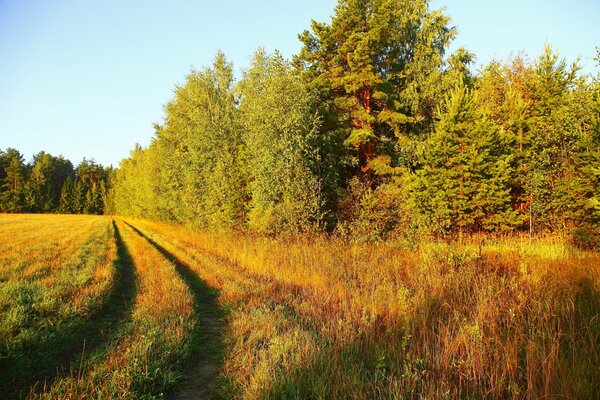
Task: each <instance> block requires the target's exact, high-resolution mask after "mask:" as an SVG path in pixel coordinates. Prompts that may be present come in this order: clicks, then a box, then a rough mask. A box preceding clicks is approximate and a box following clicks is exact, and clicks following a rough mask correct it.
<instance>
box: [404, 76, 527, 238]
mask: <svg viewBox="0 0 600 400" xmlns="http://www.w3.org/2000/svg"><path fill="white" fill-rule="evenodd" d="M444 108H445V111H443V112H442V113H441V114H440V122H439V123H438V125H437V129H436V132H435V134H434V135H433V136H432V137H431V138H430V139H429V142H428V146H427V150H426V151H425V153H424V156H423V160H422V163H423V167H422V168H421V169H420V170H418V171H417V172H416V174H414V175H413V176H412V177H411V183H410V184H409V186H408V193H409V195H408V198H409V202H410V204H411V206H412V207H413V209H414V210H415V211H416V212H417V214H418V215H419V216H420V218H421V223H422V224H425V225H427V226H428V227H429V228H430V229H431V231H433V232H434V233H440V234H447V233H453V232H458V233H460V234H461V235H462V233H475V232H479V231H482V230H485V231H505V230H510V229H513V228H514V227H516V226H518V225H519V224H520V223H521V218H520V217H519V215H518V213H517V212H516V211H515V210H513V209H512V207H511V198H510V186H509V184H510V177H511V175H512V172H513V171H512V169H511V156H510V155H509V154H506V153H505V151H504V150H505V149H504V148H503V147H502V146H501V141H500V137H499V134H498V131H496V130H495V129H494V127H493V126H492V124H491V123H490V122H489V120H488V119H487V118H486V116H485V115H483V114H482V113H481V112H479V111H478V110H477V108H476V107H475V104H474V99H473V93H472V92H471V91H470V90H469V89H467V88H466V87H465V86H464V85H459V86H457V87H456V88H455V89H454V91H453V92H452V94H451V96H450V97H449V98H448V100H447V101H446V103H445V107H444Z"/></svg>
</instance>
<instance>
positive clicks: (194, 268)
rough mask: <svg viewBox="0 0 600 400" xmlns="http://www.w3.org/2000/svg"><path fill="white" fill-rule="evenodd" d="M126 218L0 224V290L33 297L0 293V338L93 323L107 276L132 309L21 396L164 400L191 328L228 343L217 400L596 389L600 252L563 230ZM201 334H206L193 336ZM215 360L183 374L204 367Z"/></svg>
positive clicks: (553, 393)
mask: <svg viewBox="0 0 600 400" xmlns="http://www.w3.org/2000/svg"><path fill="white" fill-rule="evenodd" d="M127 223H128V224H131V225H132V226H129V225H128V224H127ZM127 223H124V222H121V221H120V220H117V223H116V225H114V228H113V224H112V223H111V222H110V220H109V219H104V218H101V217H65V216H14V217H13V216H7V217H6V218H4V216H2V218H0V227H2V228H3V229H2V230H0V255H1V257H0V290H1V292H0V293H4V294H6V293H9V289H7V288H10V287H11V285H14V287H18V288H19V291H23V293H25V291H26V290H30V288H32V287H33V288H36V289H35V290H34V291H30V292H27V293H42V294H41V295H39V296H41V297H35V296H34V297H31V296H30V297H26V296H24V295H22V296H21V295H20V296H21V297H18V298H19V299H21V298H23V299H25V298H27V299H29V300H27V301H26V302H24V301H21V300H19V301H17V302H13V301H11V300H10V298H9V297H6V295H5V297H0V299H4V300H3V301H4V303H1V304H2V308H0V313H2V317H3V318H2V324H3V325H2V326H3V327H4V326H7V327H13V328H11V329H12V330H10V329H7V328H3V329H5V330H4V331H2V332H4V333H3V334H4V336H3V338H8V339H4V340H7V341H5V342H4V343H9V341H12V342H10V343H13V344H15V343H16V344H18V343H29V342H27V340H33V339H31V338H35V337H39V335H40V332H42V333H44V332H45V333H47V332H50V329H53V328H48V329H46V328H43V326H46V325H44V324H46V323H47V324H49V325H48V326H49V327H51V326H55V324H56V326H61V324H62V323H60V321H62V319H64V318H66V320H69V318H71V319H72V317H70V316H73V315H76V316H77V318H79V319H83V320H86V319H89V315H90V314H93V310H94V307H96V308H97V307H98V306H97V304H101V303H103V304H104V303H108V304H113V302H114V298H117V297H118V296H115V295H114V293H112V292H111V293H112V294H109V299H108V300H107V299H106V296H107V292H110V288H111V287H113V286H114V285H117V286H119V285H120V286H119V287H122V288H123V287H129V286H130V287H129V289H128V290H129V291H130V292H131V293H129V298H130V305H129V306H127V307H126V310H124V311H119V312H117V310H113V312H112V314H114V317H115V318H119V321H120V322H119V323H118V324H117V325H118V328H117V329H115V330H114V332H113V333H112V334H111V336H110V337H108V338H107V339H106V340H105V343H103V345H102V346H100V347H98V348H97V349H95V350H94V351H92V352H91V354H83V355H81V354H80V356H81V364H79V363H76V364H72V367H71V371H70V372H68V373H67V374H66V375H63V376H62V377H59V379H57V380H56V381H54V382H53V384H52V385H51V386H48V387H46V388H45V389H44V390H43V393H41V394H40V393H38V394H35V393H33V392H32V393H31V397H36V396H38V397H45V398H61V399H63V398H99V399H100V398H106V399H109V398H131V399H133V398H155V397H161V393H163V392H164V391H165V390H167V391H171V390H174V389H175V388H176V385H177V382H178V379H179V377H180V375H181V374H185V372H183V371H182V365H183V364H182V362H183V360H185V359H186V358H189V356H190V354H192V352H191V348H192V347H194V346H195V345H196V344H195V343H194V341H195V340H196V339H198V338H200V336H198V337H196V339H194V337H195V335H196V336H197V334H198V332H202V331H203V330H204V331H205V332H210V334H211V336H213V334H216V335H218V340H221V339H222V340H223V341H224V348H225V349H226V351H225V353H224V356H223V360H222V364H220V365H218V366H219V367H220V370H221V378H222V379H221V380H220V382H219V388H220V392H219V394H220V395H221V397H224V398H243V399H259V398H260V399H268V398H274V399H275V398H276V399H280V398H315V399H330V398H354V399H364V398H369V399H394V398H398V399H400V398H403V399H408V398H432V399H433V398H435V399H438V398H581V399H587V398H595V397H596V396H597V394H598V393H600V372H599V369H598V366H599V365H600V351H599V340H600V255H598V254H597V253H588V252H581V251H577V250H574V249H572V248H571V247H569V246H568V245H566V244H565V243H564V241H562V240H561V239H560V238H552V237H548V238H543V239H539V240H536V241H533V242H531V241H529V240H528V239H527V238H512V239H506V240H497V241H494V242H488V243H479V242H478V241H474V242H473V243H466V244H462V245H457V244H443V243H426V244H423V245H421V246H420V247H419V248H415V249H405V248H401V247H397V246H394V244H393V243H390V244H386V245H358V244H349V243H347V242H344V241H342V240H337V239H331V238H324V237H316V238H315V237H312V238H307V237H303V238H286V239H273V238H266V237H256V236H251V235H246V234H240V233H234V232H221V233H214V232H213V233H208V232H198V231H194V230H190V229H187V228H185V227H181V226H174V225H169V224H163V223H157V222H149V221H143V220H127ZM115 228H116V229H115ZM144 236H146V237H147V238H149V239H150V240H147V239H146V238H145V237H144ZM116 254H118V259H116V260H115V257H117V256H116ZM70 265H73V266H75V267H74V268H69V267H68V266H70ZM115 265H116V267H115ZM127 268H129V270H130V273H131V276H132V278H131V279H132V280H133V281H132V282H130V285H129V286H127V285H123V280H124V278H123V276H124V275H123V274H124V273H125V272H126V271H127ZM188 268H189V270H188ZM115 271H116V272H115ZM200 280H201V281H200ZM202 281H203V282H204V283H206V285H208V287H210V288H214V289H215V290H216V291H217V292H218V294H219V295H218V301H219V303H220V304H221V306H222V307H223V308H225V309H227V319H226V321H225V324H223V325H221V324H215V321H214V318H215V317H211V318H213V320H212V322H211V321H210V318H209V319H207V318H206V315H204V316H203V315H202V313H203V312H204V313H206V312H214V310H213V309H212V308H211V307H213V306H212V303H213V300H212V297H211V296H208V298H205V297H206V293H208V292H210V290H205V289H202V285H203V283H202ZM115 282H116V283H115ZM19 285H20V286H19ZM23 288H26V289H23ZM10 290H13V289H10ZM14 290H16V289H14ZM113 292H114V290H113ZM10 293H13V292H10ZM19 293H21V292H19ZM117 294H119V293H117ZM119 295H120V294H119ZM36 296H37V295H36ZM111 296H112V297H111ZM55 298H56V299H60V300H52V301H50V300H48V299H55ZM111 298H112V299H113V300H110V299H111ZM16 305H18V306H19V307H26V309H23V310H21V309H19V310H17V311H15V312H14V315H15V316H17V317H19V318H26V319H25V320H24V321H25V322H24V323H21V322H19V323H20V324H21V325H18V326H19V328H18V329H15V328H14V326H17V324H16V322H11V321H12V320H10V319H9V318H8V317H6V316H7V315H12V314H10V312H11V311H10V310H12V307H16ZM27 307H29V308H27ZM44 307H48V308H44ZM30 310H33V311H30ZM39 310H46V311H45V314H43V315H44V316H45V317H44V318H39V315H40V314H39V312H40V311H39ZM211 310H212V311H211ZM107 312H108V313H109V314H110V313H111V311H110V307H109V310H108V311H107ZM23 315H24V316H25V317H23ZM6 321H9V322H6ZM19 321H20V320H19ZM56 321H58V322H56ZM90 321H91V320H90ZM108 321H110V319H109V320H108ZM207 323H208V324H209V325H210V326H204V327H203V324H207ZM221 329H223V331H222V332H217V330H221ZM24 332H25V333H27V332H31V334H30V336H28V335H27V334H25V333H24ZM45 333H44V334H45ZM19 335H21V336H19ZM23 335H24V336H23ZM35 335H38V336H35ZM215 341H216V340H215V338H212V340H211V339H210V338H206V337H204V338H203V339H201V340H200V342H201V343H200V344H201V345H204V346H209V343H211V344H210V346H213V345H214V343H215ZM4 346H5V347H4V348H5V349H8V350H10V351H14V349H15V348H18V346H16V347H14V346H13V345H11V346H13V347H11V346H9V345H6V344H5V345H4ZM21 348H22V349H27V350H29V349H30V348H29V347H27V346H25V345H22V347H21ZM8 350H5V351H8ZM211 351H214V349H213V348H212V347H211V348H209V349H205V351H204V353H202V352H199V353H198V352H196V353H194V354H200V356H198V357H199V358H198V359H196V363H197V364H199V366H200V367H202V365H203V364H207V363H209V362H213V363H214V362H215V361H214V360H215V359H213V361H207V360H208V359H207V358H203V357H205V356H206V355H207V354H208V353H210V352H211ZM21 354H26V353H23V352H21ZM215 367H216V366H215ZM212 369H213V368H212V366H206V365H205V367H204V368H197V370H199V371H205V372H206V371H208V372H206V374H205V375H206V376H207V377H208V378H209V379H212V378H211V377H210V376H211V374H212V372H210V370H212ZM214 384H215V382H213V381H207V382H202V383H201V385H209V386H211V387H212V385H214ZM191 392H193V391H191ZM209 392H210V390H207V391H196V392H195V393H209Z"/></svg>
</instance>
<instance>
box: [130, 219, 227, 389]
mask: <svg viewBox="0 0 600 400" xmlns="http://www.w3.org/2000/svg"><path fill="white" fill-rule="evenodd" d="M123 222H124V223H125V224H127V225H128V226H129V227H130V228H131V229H133V230H134V231H135V232H136V233H137V234H138V235H140V236H141V237H143V238H144V239H146V240H147V241H148V243H150V244H151V245H152V246H154V247H155V248H156V249H157V250H158V251H159V252H160V253H161V254H162V255H163V256H164V257H165V258H166V259H168V260H169V261H170V262H171V263H173V265H174V266H175V269H176V271H177V273H178V274H179V276H180V277H181V279H183V281H184V282H185V283H186V284H187V285H188V287H189V288H190V290H191V292H192V295H193V297H194V308H195V310H196V313H197V315H198V322H197V323H196V325H195V327H194V331H193V332H192V338H191V341H192V346H191V348H192V354H190V356H189V358H188V360H187V363H186V365H184V366H183V369H182V372H183V378H182V380H181V382H179V383H178V384H177V389H176V391H175V392H173V393H171V394H169V395H168V396H167V398H169V399H206V398H215V397H218V395H219V383H220V381H219V379H220V378H219V375H220V371H221V366H222V365H223V353H224V349H223V343H222V342H223V341H222V338H223V330H224V325H225V318H226V311H225V309H224V308H223V307H222V306H221V305H220V304H219V302H218V300H217V298H218V296H219V291H218V290H217V289H215V288H212V287H210V286H209V285H207V284H206V282H204V281H203V280H202V279H200V278H199V277H198V275H197V274H196V273H195V272H194V271H193V270H192V269H191V268H190V266H189V265H188V264H187V263H186V262H185V261H183V260H181V259H180V258H178V257H177V256H176V255H174V254H173V253H171V252H169V251H168V250H167V249H165V248H164V247H162V246H161V245H160V244H158V243H156V241H154V240H153V239H152V238H151V237H149V236H148V235H146V234H145V233H143V232H141V231H140V230H139V229H137V228H136V227H135V226H132V225H131V224H129V223H128V222H126V221H123Z"/></svg>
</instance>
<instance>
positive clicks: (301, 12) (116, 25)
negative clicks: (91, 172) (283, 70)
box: [0, 0, 600, 166]
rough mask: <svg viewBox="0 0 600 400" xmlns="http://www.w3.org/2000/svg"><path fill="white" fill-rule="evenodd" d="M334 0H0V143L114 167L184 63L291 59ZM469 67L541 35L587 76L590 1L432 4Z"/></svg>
mask: <svg viewBox="0 0 600 400" xmlns="http://www.w3.org/2000/svg"><path fill="white" fill-rule="evenodd" d="M335 3H336V2H335V1H334V0H303V1H276V0H256V1H241V0H240V1H234V0H221V1H218V2H215V1H211V2H208V1H191V0H190V1H179V0H173V1H160V2H159V1H152V0H146V1H139V0H126V1H115V0H104V1H87V0H56V1H49V0H0V149H6V148H7V147H15V148H17V149H18V150H20V151H21V152H22V153H24V155H25V158H26V159H27V160H29V159H31V157H32V156H33V154H35V153H37V152H38V151H40V150H45V151H47V152H50V153H52V154H54V155H59V154H62V155H64V156H65V157H67V158H69V159H70V160H72V161H73V162H74V163H78V162H79V161H81V159H83V158H84V157H87V158H88V159H89V158H94V159H95V160H96V161H98V162H100V163H102V164H106V165H108V164H113V165H115V166H116V165H118V162H119V160H120V159H122V158H123V157H126V156H127V155H128V154H129V150H130V149H132V148H133V146H134V144H135V143H136V142H137V143H140V144H142V145H147V144H148V143H149V141H150V139H151V137H152V135H153V128H152V124H153V123H154V122H160V121H162V118H163V105H164V104H165V103H167V102H168V101H169V100H170V98H171V97H172V93H173V88H174V86H175V84H177V83H182V82H183V80H184V79H185V76H186V74H187V73H188V72H189V71H190V69H191V68H192V67H197V68H200V67H202V66H204V65H207V64H209V63H210V62H211V60H212V58H213V56H214V54H215V53H216V52H217V51H218V50H222V51H224V52H225V54H226V55H227V57H228V58H229V59H230V60H231V61H233V62H234V65H235V67H236V69H237V70H238V71H239V70H240V69H241V68H243V67H245V66H246V65H247V64H248V61H249V58H250V56H251V54H252V52H253V50H254V49H256V48H257V47H259V46H263V47H265V48H266V49H267V50H273V49H279V50H280V51H281V52H282V53H283V54H284V55H286V56H291V55H292V54H294V53H295V52H297V51H298V50H299V48H300V44H299V42H298V40H297V34H298V33H300V32H301V31H302V30H304V29H307V28H308V27H309V26H310V20H311V19H316V20H320V21H328V20H329V16H330V15H331V12H332V10H333V7H334V5H335ZM442 6H446V8H447V9H446V13H447V14H448V15H450V16H451V17H452V19H453V21H452V24H453V25H456V26H458V29H459V35H458V38H457V40H456V41H455V43H454V44H453V46H452V48H456V47H459V46H464V47H466V48H467V49H469V50H471V51H472V52H474V53H475V54H476V55H477V63H478V64H479V65H481V64H486V63H487V62H489V61H490V59H492V58H500V59H504V58H506V57H507V56H509V55H511V54H516V53H518V52H519V51H525V52H526V53H528V54H529V55H532V56H535V55H537V54H539V52H540V51H541V50H542V48H543V45H544V42H546V41H548V42H550V43H551V44H552V45H553V46H554V47H555V48H556V49H558V50H559V51H560V52H561V54H562V55H564V56H566V57H567V59H569V60H572V59H574V58H575V57H576V56H577V55H579V54H580V55H582V64H583V65H584V67H585V71H586V72H588V73H592V72H595V71H596V68H595V67H594V62H593V61H592V60H591V58H592V57H593V56H594V54H595V53H594V48H595V46H600V24H598V23H597V21H598V20H600V1H597V0H572V1H570V2H564V1H557V0H548V1H541V0H520V1H516V0H505V1H502V2H497V1H464V0H463V1H459V0H435V1H433V2H432V8H440V7H442Z"/></svg>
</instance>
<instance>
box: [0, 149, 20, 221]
mask: <svg viewBox="0 0 600 400" xmlns="http://www.w3.org/2000/svg"><path fill="white" fill-rule="evenodd" d="M3 158H4V165H5V167H4V179H3V180H2V182H0V183H1V189H2V190H1V191H0V209H1V210H2V211H4V212H23V211H24V210H25V196H24V189H25V163H24V160H23V156H22V155H21V153H19V152H18V151H17V150H15V149H12V148H9V149H7V150H6V152H5V153H4V155H3Z"/></svg>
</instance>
